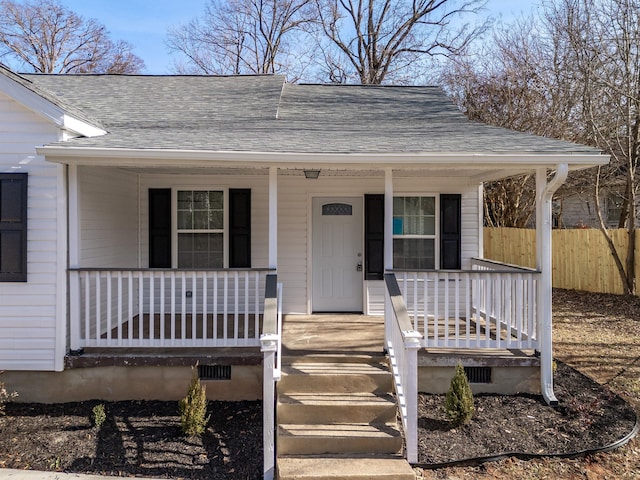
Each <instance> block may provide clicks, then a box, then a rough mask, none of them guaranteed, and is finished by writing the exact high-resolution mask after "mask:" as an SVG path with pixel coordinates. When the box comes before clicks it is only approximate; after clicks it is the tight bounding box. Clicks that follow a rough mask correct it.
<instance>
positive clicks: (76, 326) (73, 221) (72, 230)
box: [67, 165, 83, 353]
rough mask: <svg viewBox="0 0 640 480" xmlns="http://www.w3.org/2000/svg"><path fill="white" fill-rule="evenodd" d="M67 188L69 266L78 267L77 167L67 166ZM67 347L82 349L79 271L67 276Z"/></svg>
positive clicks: (72, 349)
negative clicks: (68, 317)
mask: <svg viewBox="0 0 640 480" xmlns="http://www.w3.org/2000/svg"><path fill="white" fill-rule="evenodd" d="M67 188H68V189H69V214H68V221H69V234H68V235H69V268H79V267H80V205H79V196H80V195H79V187H78V167H77V165H69V166H68V186H67ZM69 303H70V305H69V307H70V308H69V310H70V311H69V316H70V319H69V320H70V321H69V337H70V338H69V349H70V350H71V352H72V353H73V352H79V351H81V350H82V347H83V345H82V343H81V340H80V273H79V272H70V276H69Z"/></svg>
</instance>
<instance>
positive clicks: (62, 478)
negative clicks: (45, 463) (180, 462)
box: [0, 468, 161, 480]
mask: <svg viewBox="0 0 640 480" xmlns="http://www.w3.org/2000/svg"><path fill="white" fill-rule="evenodd" d="M116 478H117V479H118V480H140V477H137V478H133V477H104V476H100V475H81V474H79V473H61V472H40V471H37V470H12V469H10V468H2V469H0V479H2V480H5V479H10V480H109V479H111V480H116ZM145 480H161V479H150V478H146V479H145Z"/></svg>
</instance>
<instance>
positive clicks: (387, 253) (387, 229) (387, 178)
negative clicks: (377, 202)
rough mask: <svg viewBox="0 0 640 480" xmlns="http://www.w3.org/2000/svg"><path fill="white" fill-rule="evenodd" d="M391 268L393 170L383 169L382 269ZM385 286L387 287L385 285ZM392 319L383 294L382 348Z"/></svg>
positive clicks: (388, 305) (386, 345)
mask: <svg viewBox="0 0 640 480" xmlns="http://www.w3.org/2000/svg"><path fill="white" fill-rule="evenodd" d="M391 270H393V170H392V169H390V168H387V169H385V171H384V271H385V272H388V271H391ZM385 288H387V287H386V286H385ZM393 320H394V314H393V307H392V305H391V297H390V296H389V295H388V294H385V296H384V349H385V350H386V349H387V348H388V345H389V341H390V340H391V334H392V331H391V322H392V321H393Z"/></svg>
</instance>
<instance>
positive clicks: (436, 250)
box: [391, 192, 440, 270]
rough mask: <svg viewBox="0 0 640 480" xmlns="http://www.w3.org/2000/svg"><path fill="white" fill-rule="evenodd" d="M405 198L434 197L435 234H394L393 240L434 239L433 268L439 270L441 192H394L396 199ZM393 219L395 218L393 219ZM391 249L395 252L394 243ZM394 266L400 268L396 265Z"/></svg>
mask: <svg viewBox="0 0 640 480" xmlns="http://www.w3.org/2000/svg"><path fill="white" fill-rule="evenodd" d="M401 197H402V198H405V197H418V198H427V197H429V198H433V199H434V200H435V220H434V221H435V225H434V231H435V234H434V235H395V234H394V235H392V242H393V240H395V239H396V238H398V239H411V238H417V239H425V240H431V239H433V243H434V245H433V246H434V248H433V255H434V257H435V258H434V259H433V260H434V261H433V268H434V270H438V269H439V268H440V194H439V193H411V192H409V193H405V192H393V198H394V200H395V199H396V198H401ZM392 221H393V219H392ZM391 250H392V253H393V245H392V246H391ZM394 268H398V267H396V266H395V265H394Z"/></svg>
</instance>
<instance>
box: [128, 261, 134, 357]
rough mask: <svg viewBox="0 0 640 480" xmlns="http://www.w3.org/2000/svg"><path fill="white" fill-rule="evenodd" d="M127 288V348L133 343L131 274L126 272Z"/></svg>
mask: <svg viewBox="0 0 640 480" xmlns="http://www.w3.org/2000/svg"><path fill="white" fill-rule="evenodd" d="M127 287H128V289H129V295H128V298H127V339H128V340H129V342H128V344H129V346H131V344H132V343H133V272H128V274H127Z"/></svg>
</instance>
